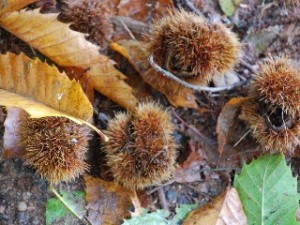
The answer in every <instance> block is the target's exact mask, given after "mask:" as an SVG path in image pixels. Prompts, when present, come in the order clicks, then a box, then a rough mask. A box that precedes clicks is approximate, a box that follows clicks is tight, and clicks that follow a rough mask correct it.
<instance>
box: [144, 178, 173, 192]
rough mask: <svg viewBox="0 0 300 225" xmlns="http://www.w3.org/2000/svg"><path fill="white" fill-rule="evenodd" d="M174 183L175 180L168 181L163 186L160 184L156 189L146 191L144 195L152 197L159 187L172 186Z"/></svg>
mask: <svg viewBox="0 0 300 225" xmlns="http://www.w3.org/2000/svg"><path fill="white" fill-rule="evenodd" d="M174 182H175V179H172V180H169V181H168V182H166V183H164V184H160V185H159V186H157V187H154V188H152V189H151V190H148V191H146V195H152V194H153V193H154V192H156V191H157V190H158V189H160V188H161V187H164V186H167V185H170V184H173V183H174Z"/></svg>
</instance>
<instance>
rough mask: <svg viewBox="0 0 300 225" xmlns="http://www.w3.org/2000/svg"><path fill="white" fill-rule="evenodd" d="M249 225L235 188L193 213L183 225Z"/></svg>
mask: <svg viewBox="0 0 300 225" xmlns="http://www.w3.org/2000/svg"><path fill="white" fill-rule="evenodd" d="M207 224H210V225H247V218H246V215H245V213H244V211H243V206H242V203H241V200H240V198H239V195H238V193H237V191H236V189H235V188H231V189H230V190H228V191H227V192H224V193H223V194H221V195H220V196H218V197H217V198H216V199H215V200H214V201H212V202H211V203H208V204H207V205H206V206H205V207H201V208H198V209H196V210H194V211H193V212H191V213H190V214H189V215H188V217H187V218H186V220H185V221H184V222H183V225H207Z"/></svg>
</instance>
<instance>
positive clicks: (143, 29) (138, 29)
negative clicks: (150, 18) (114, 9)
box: [111, 16, 150, 34]
mask: <svg viewBox="0 0 300 225" xmlns="http://www.w3.org/2000/svg"><path fill="white" fill-rule="evenodd" d="M111 21H112V23H113V24H114V25H116V26H118V27H122V28H124V24H125V25H126V27H127V28H128V29H129V30H130V31H132V32H134V33H136V34H145V33H147V32H149V31H150V26H148V25H147V24H145V23H143V22H141V21H137V20H134V19H131V18H130V17H126V16H113V17H112V18H111Z"/></svg>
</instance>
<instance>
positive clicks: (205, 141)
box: [172, 109, 216, 147]
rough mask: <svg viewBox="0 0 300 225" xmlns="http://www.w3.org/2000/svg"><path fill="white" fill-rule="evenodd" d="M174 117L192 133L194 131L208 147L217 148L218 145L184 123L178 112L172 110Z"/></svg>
mask: <svg viewBox="0 0 300 225" xmlns="http://www.w3.org/2000/svg"><path fill="white" fill-rule="evenodd" d="M172 113H173V115H174V116H175V117H176V119H178V120H179V121H180V122H181V123H182V124H183V125H185V126H186V127H187V128H189V129H190V130H191V131H193V132H194V133H195V134H196V135H197V136H198V137H199V138H200V140H201V142H203V143H204V144H206V145H209V146H211V147H216V143H215V142H214V141H213V140H212V139H210V138H209V137H207V136H206V135H205V134H203V133H201V132H200V131H199V130H198V129H197V128H196V127H194V126H193V125H190V124H188V123H187V122H186V121H184V120H183V119H182V118H181V117H180V116H179V115H178V114H177V113H176V112H175V110H174V109H172Z"/></svg>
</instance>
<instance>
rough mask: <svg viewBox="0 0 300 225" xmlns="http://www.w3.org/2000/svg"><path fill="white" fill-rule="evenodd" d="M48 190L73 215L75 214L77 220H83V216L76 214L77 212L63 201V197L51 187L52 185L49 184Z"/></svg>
mask: <svg viewBox="0 0 300 225" xmlns="http://www.w3.org/2000/svg"><path fill="white" fill-rule="evenodd" d="M49 190H50V191H52V193H53V194H54V195H55V196H56V197H57V198H58V199H59V200H60V201H61V202H62V203H63V204H64V206H65V207H66V208H67V209H68V210H69V211H70V212H71V213H72V214H73V215H74V216H76V217H77V218H78V219H79V220H81V221H83V217H81V216H80V215H78V213H77V212H75V211H74V210H73V209H72V208H71V206H70V205H69V204H68V203H67V202H66V201H65V199H64V198H63V197H62V196H61V195H60V194H59V193H58V192H57V191H56V190H55V189H54V188H53V186H52V185H50V186H49Z"/></svg>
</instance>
